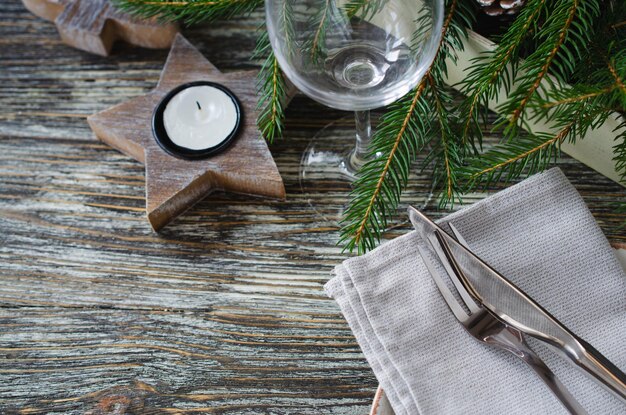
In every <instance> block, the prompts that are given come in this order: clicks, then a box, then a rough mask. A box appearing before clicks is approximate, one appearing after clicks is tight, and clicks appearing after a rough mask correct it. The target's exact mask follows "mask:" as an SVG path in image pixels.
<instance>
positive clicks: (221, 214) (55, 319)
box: [0, 0, 626, 414]
mask: <svg viewBox="0 0 626 415" xmlns="http://www.w3.org/2000/svg"><path fill="white" fill-rule="evenodd" d="M261 18H262V14H261V13H256V14H254V15H252V16H251V17H249V18H246V19H240V20H238V21H236V22H223V23H220V24H217V23H216V24H211V25H205V26H201V27H196V28H193V29H189V30H185V35H186V36H187V37H188V38H189V39H190V40H191V41H192V43H194V44H195V45H196V46H198V47H199V48H200V50H201V51H202V52H203V53H204V54H205V55H206V56H207V57H209V58H210V59H211V60H212V61H213V62H214V63H215V64H216V65H217V66H218V67H219V68H220V69H222V70H225V71H227V70H234V69H244V68H250V67H251V65H253V63H251V62H250V60H249V56H250V52H251V51H252V49H253V46H254V36H255V28H256V26H257V24H258V23H259V21H260V19H261ZM0 43H1V47H0V177H1V179H0V262H1V264H2V266H1V267H0V274H1V277H0V359H1V360H0V362H1V365H0V413H14V412H21V413H59V414H70V413H77V414H78V413H91V414H105V413H111V414H122V413H196V412H197V413H219V414H259V413H271V414H287V413H289V414H295V413H298V414H330V413H332V414H364V413H366V412H367V411H368V406H369V403H370V402H371V399H372V396H373V393H374V390H375V388H376V380H375V378H374V376H373V374H372V372H371V370H370V369H369V367H368V365H367V363H366V362H365V360H364V358H363V356H362V354H361V353H360V351H359V347H358V345H357V343H356V342H355V340H354V338H353V336H352V334H351V332H350V330H349V328H348V326H347V325H346V323H345V321H344V319H343V318H342V316H341V314H340V313H339V310H338V307H337V306H336V305H335V303H334V302H333V301H332V300H329V299H328V298H326V296H325V295H324V293H323V291H322V285H323V284H324V283H325V282H326V281H327V279H328V278H329V272H330V270H331V269H332V267H333V266H334V265H335V264H337V263H339V262H340V261H341V260H342V259H344V258H345V257H346V255H345V254H342V253H341V249H340V248H339V247H337V246H336V241H337V236H338V233H337V229H336V227H334V226H332V225H329V224H327V223H324V222H321V221H318V220H317V219H316V216H315V215H314V214H313V212H312V211H311V209H310V208H309V207H308V206H307V204H306V202H305V200H304V198H303V197H302V195H301V194H300V190H299V185H298V178H297V173H298V169H297V166H298V163H299V157H300V154H301V152H302V150H303V149H304V147H305V146H306V142H307V137H310V136H311V135H312V134H313V133H314V132H315V131H316V130H317V129H318V128H320V127H322V126H323V125H325V124H326V123H327V122H328V121H330V120H333V119H335V118H338V117H340V116H341V115H343V114H341V113H339V112H334V111H331V110H329V109H325V108H322V107H321V106H319V105H317V104H315V103H313V102H311V101H310V100H308V99H306V98H304V97H297V98H296V99H295V100H294V102H293V103H292V105H291V107H290V110H289V114H288V117H289V120H288V125H287V131H286V134H285V135H286V137H285V139H284V140H283V141H281V142H280V143H278V144H276V145H274V146H273V148H272V151H273V153H274V156H275V158H276V162H277V164H278V167H279V169H280V171H281V173H282V174H283V177H284V180H285V184H286V187H287V193H288V199H287V201H286V202H277V201H267V200H262V199H254V198H250V197H244V196H234V195H225V194H214V195H212V196H211V197H209V198H207V199H206V200H205V201H204V202H202V203H200V204H199V205H198V206H196V207H195V208H193V209H192V210H191V211H190V212H188V213H187V214H186V215H184V216H183V217H181V218H179V219H178V220H177V221H175V222H174V223H172V224H171V225H169V226H168V227H166V228H165V230H163V231H162V232H161V233H159V234H156V233H153V232H152V231H151V230H150V227H149V225H148V223H147V222H146V220H145V218H144V213H143V211H144V197H143V193H144V176H143V167H142V166H141V165H140V164H139V163H137V162H135V161H134V160H132V159H130V158H129V157H126V156H124V155H122V154H121V153H119V152H117V151H115V150H113V149H111V148H109V147H108V146H106V145H104V144H102V143H100V142H99V141H97V140H96V139H95V138H94V136H93V135H92V133H91V131H90V130H89V128H88V126H87V123H86V120H85V118H86V117H87V115H89V114H91V113H93V112H96V111H98V110H101V109H103V108H106V107H109V106H111V105H113V104H116V103H118V102H122V101H124V100H126V99H128V98H130V97H134V96H137V95H140V94H143V93H145V92H146V91H148V90H149V89H151V88H152V87H154V85H155V84H156V81H157V79H158V76H159V73H160V70H161V66H162V64H163V62H164V61H165V57H166V55H167V51H152V50H145V49H139V48H134V47H131V46H125V45H118V46H117V47H116V48H115V49H114V52H113V55H112V56H111V57H110V58H102V57H97V56H93V55H88V54H86V53H83V52H79V51H76V50H73V49H71V48H69V47H66V46H65V45H63V44H62V43H61V42H60V41H59V40H58V36H57V34H56V30H55V28H54V25H53V24H51V23H47V22H44V21H42V20H39V19H37V18H35V17H33V16H31V15H30V14H29V13H27V12H26V11H25V10H24V8H23V7H22V5H21V3H20V2H19V1H18V0H10V1H9V0H7V1H4V2H3V4H2V7H0ZM347 128H349V126H347ZM559 165H560V166H561V168H562V169H563V170H564V171H565V173H566V175H567V176H568V177H569V178H570V179H571V180H572V182H573V183H574V184H575V185H576V187H577V189H578V190H579V191H580V192H581V193H582V195H583V196H584V198H585V200H586V201H587V202H588V204H589V206H590V208H591V209H592V211H593V213H594V215H595V216H596V218H597V220H598V222H599V223H600V225H601V226H602V228H603V230H604V231H605V233H606V234H607V235H608V237H609V238H610V239H611V240H613V241H626V235H625V233H626V232H624V230H623V229H622V230H619V229H618V224H619V223H620V222H623V221H624V220H625V219H626V217H625V216H624V215H621V216H620V215H618V214H616V213H614V211H613V206H612V203H614V202H615V201H616V200H619V199H621V198H624V197H626V191H625V190H624V189H623V188H622V187H620V186H618V185H616V184H615V183H612V182H611V181H609V180H608V179H605V178H603V177H602V176H600V175H598V174H597V173H595V172H594V171H592V170H590V169H588V168H586V167H584V166H582V165H581V164H580V163H578V162H576V161H575V160H572V159H569V158H564V159H563V160H562V161H560V162H559ZM428 177H429V176H428V172H426V173H425V174H424V175H423V176H419V177H416V178H415V180H413V181H412V185H411V189H410V190H409V192H408V196H407V200H409V201H412V200H415V201H421V200H422V199H423V195H424V194H425V193H426V192H427V191H428V189H429V185H430V180H429V178H428ZM320 186H321V187H323V186H325V187H324V192H320V200H319V201H320V203H327V204H328V205H329V206H331V205H335V204H338V203H341V202H342V201H343V200H345V199H346V194H345V189H343V188H340V187H339V188H334V187H333V186H331V185H330V184H328V183H320ZM479 196H480V195H479ZM564 209H567V207H566V206H564ZM428 213H430V214H432V215H435V216H437V215H442V214H443V212H437V211H436V210H435V209H434V208H429V209H428ZM408 229H409V227H408V225H407V224H406V223H400V224H399V226H397V227H396V228H395V229H394V230H393V231H391V232H389V234H388V235H387V237H388V238H392V237H394V236H397V235H398V234H401V233H404V232H406V231H407V230H408Z"/></svg>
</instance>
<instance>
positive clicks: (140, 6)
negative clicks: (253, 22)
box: [112, 0, 263, 24]
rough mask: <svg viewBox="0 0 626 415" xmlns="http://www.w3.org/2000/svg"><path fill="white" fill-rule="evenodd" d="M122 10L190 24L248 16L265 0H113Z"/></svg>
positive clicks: (142, 15) (146, 16)
mask: <svg viewBox="0 0 626 415" xmlns="http://www.w3.org/2000/svg"><path fill="white" fill-rule="evenodd" d="M112 1H113V4H114V5H115V6H116V7H118V8H119V9H120V10H122V11H124V12H127V13H130V14H133V15H137V16H141V17H144V18H151V17H158V18H159V19H161V20H164V21H175V20H181V21H184V22H185V23H187V24H193V23H197V22H201V21H213V20H217V19H229V18H232V17H235V16H240V15H246V14H248V13H250V12H251V11H253V10H255V9H257V8H259V7H262V6H263V0H112Z"/></svg>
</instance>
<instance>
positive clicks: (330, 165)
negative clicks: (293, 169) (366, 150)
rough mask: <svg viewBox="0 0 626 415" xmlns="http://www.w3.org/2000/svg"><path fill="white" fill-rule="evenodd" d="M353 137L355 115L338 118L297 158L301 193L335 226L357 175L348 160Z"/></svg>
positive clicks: (324, 219)
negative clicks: (298, 160)
mask: <svg viewBox="0 0 626 415" xmlns="http://www.w3.org/2000/svg"><path fill="white" fill-rule="evenodd" d="M355 141H356V132H355V127H354V117H352V116H350V117H345V118H341V119H339V120H337V121H335V122H333V123H331V124H328V125H327V126H326V127H324V128H323V129H322V130H320V131H319V132H318V133H317V134H316V135H315V136H314V137H313V138H312V139H311V142H310V143H309V146H308V147H307V149H306V150H305V152H304V154H303V155H302V160H301V162H300V186H301V188H302V193H303V195H304V197H305V198H306V200H307V202H308V204H309V205H310V206H311V207H312V208H313V210H315V212H316V214H317V216H318V217H319V219H321V220H323V221H325V222H328V223H329V224H331V225H334V226H339V222H340V221H341V219H342V216H343V213H344V211H345V209H346V208H347V204H348V202H349V197H350V191H351V190H352V182H353V181H354V180H355V178H356V177H355V174H354V173H353V172H352V171H351V169H349V168H348V165H349V163H348V162H347V158H348V157H350V155H351V153H352V151H353V149H354V146H355Z"/></svg>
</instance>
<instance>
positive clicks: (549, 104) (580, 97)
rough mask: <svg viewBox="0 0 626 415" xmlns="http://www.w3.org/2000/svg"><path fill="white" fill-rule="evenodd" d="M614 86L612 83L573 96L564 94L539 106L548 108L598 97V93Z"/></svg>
mask: <svg viewBox="0 0 626 415" xmlns="http://www.w3.org/2000/svg"><path fill="white" fill-rule="evenodd" d="M616 87H617V85H614V86H610V87H607V88H603V89H599V90H593V91H592V92H586V93H582V94H580V95H578V94H576V95H574V96H566V97H563V98H560V99H558V100H556V101H549V102H545V103H542V104H541V108H543V109H550V108H553V107H557V106H560V105H565V104H571V103H574V102H578V101H583V100H586V99H589V98H595V97H598V96H600V95H603V94H607V93H609V92H611V91H612V90H613V89H615V88H616Z"/></svg>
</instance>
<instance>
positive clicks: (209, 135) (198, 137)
mask: <svg viewBox="0 0 626 415" xmlns="http://www.w3.org/2000/svg"><path fill="white" fill-rule="evenodd" d="M240 119H241V107H240V105H239V102H238V101H237V98H236V97H235V95H234V94H233V93H232V92H231V91H230V90H228V89H227V88H225V87H224V86H222V85H219V84H215V83H213V82H193V83H189V84H184V85H181V86H179V87H177V88H175V89H174V90H172V91H171V92H170V93H168V94H167V95H166V96H165V98H163V100H162V101H161V102H160V103H159V105H158V106H157V108H156V110H155V112H154V116H153V133H154V136H155V138H156V140H157V142H158V143H159V144H160V145H161V147H162V148H163V149H164V150H165V151H167V152H168V153H170V154H172V155H174V156H177V157H182V158H187V159H189V158H191V159H194V158H204V157H208V156H210V155H213V154H216V153H217V152H219V151H222V150H223V149H225V148H226V147H227V146H228V144H230V142H231V141H232V140H233V139H234V138H235V136H236V134H237V132H238V130H239V126H240Z"/></svg>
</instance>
